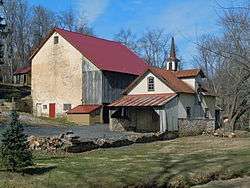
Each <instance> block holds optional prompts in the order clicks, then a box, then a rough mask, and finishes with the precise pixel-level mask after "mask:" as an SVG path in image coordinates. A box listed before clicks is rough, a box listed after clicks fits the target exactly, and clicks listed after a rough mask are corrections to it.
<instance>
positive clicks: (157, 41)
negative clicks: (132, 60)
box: [138, 29, 170, 67]
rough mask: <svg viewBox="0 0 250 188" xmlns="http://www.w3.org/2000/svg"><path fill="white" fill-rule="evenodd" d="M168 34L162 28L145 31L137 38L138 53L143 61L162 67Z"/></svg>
mask: <svg viewBox="0 0 250 188" xmlns="http://www.w3.org/2000/svg"><path fill="white" fill-rule="evenodd" d="M169 39H170V35H169V34H167V33H166V32H165V31H164V30H163V29H153V30H148V31H146V32H145V33H144V34H143V36H142V37H141V38H140V39H139V41H138V45H139V47H138V48H139V54H140V55H141V56H142V57H143V58H144V59H145V61H146V62H147V63H148V64H149V65H151V66H156V67H164V66H165V62H166V58H167V55H168V51H169Z"/></svg>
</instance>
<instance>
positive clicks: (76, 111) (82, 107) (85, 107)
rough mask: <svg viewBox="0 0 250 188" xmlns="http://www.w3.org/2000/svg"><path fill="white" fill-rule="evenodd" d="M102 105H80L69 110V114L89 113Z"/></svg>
mask: <svg viewBox="0 0 250 188" xmlns="http://www.w3.org/2000/svg"><path fill="white" fill-rule="evenodd" d="M101 107H102V105H98V104H88V105H87V104H84V105H78V106H77V107H75V108H72V109H71V110H69V111H68V112H67V114H89V113H91V112H94V111H95V110H98V109H99V108H101Z"/></svg>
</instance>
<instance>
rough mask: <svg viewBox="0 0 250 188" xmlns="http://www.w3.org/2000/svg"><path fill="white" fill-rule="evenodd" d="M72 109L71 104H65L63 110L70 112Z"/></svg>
mask: <svg viewBox="0 0 250 188" xmlns="http://www.w3.org/2000/svg"><path fill="white" fill-rule="evenodd" d="M70 109H71V104H63V110H64V111H68V110H70Z"/></svg>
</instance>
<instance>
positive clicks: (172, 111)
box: [165, 97, 178, 131]
mask: <svg viewBox="0 0 250 188" xmlns="http://www.w3.org/2000/svg"><path fill="white" fill-rule="evenodd" d="M165 112H166V123H167V130H168V131H178V97H175V98H173V99H172V100H171V101H169V102H168V103H167V104H166V105H165Z"/></svg>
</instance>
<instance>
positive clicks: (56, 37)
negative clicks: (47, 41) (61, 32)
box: [54, 36, 59, 44]
mask: <svg viewBox="0 0 250 188" xmlns="http://www.w3.org/2000/svg"><path fill="white" fill-rule="evenodd" d="M58 42H59V37H58V36H54V44H58Z"/></svg>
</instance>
